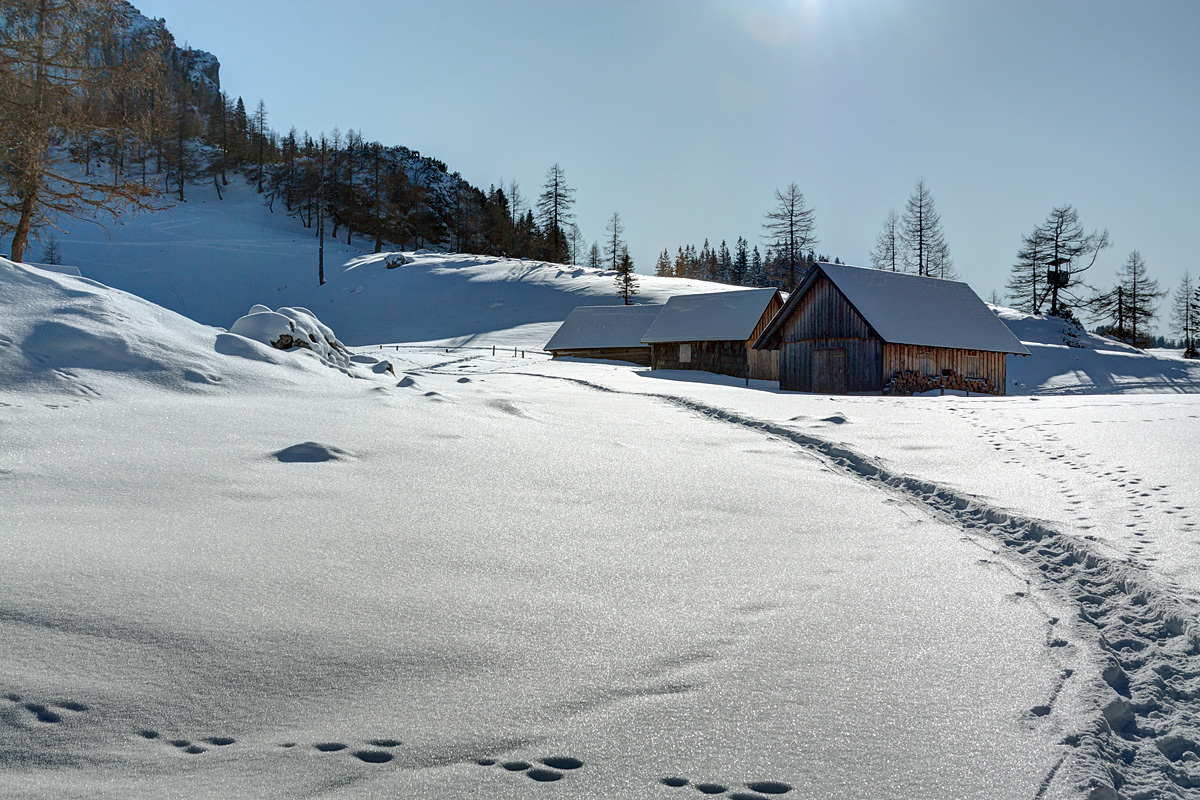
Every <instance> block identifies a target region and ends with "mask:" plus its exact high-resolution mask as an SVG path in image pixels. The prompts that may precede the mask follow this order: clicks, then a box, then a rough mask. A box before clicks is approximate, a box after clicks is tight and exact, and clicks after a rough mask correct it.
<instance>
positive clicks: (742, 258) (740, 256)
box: [729, 236, 750, 286]
mask: <svg viewBox="0 0 1200 800" xmlns="http://www.w3.org/2000/svg"><path fill="white" fill-rule="evenodd" d="M749 246H750V243H749V242H747V241H746V240H745V239H744V238H743V237H741V236H739V237H738V238H737V244H735V245H734V248H733V271H732V274H731V275H730V276H729V278H730V282H731V283H733V284H734V285H735V286H740V285H741V284H743V283H745V282H746V273H747V271H748V270H749V269H750V254H749V253H748V252H747V248H748V247H749Z"/></svg>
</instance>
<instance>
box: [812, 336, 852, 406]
mask: <svg viewBox="0 0 1200 800" xmlns="http://www.w3.org/2000/svg"><path fill="white" fill-rule="evenodd" d="M812 383H813V391H814V392H820V393H822V394H846V349H845V348H844V347H831V348H826V349H822V350H814V351H813V355H812Z"/></svg>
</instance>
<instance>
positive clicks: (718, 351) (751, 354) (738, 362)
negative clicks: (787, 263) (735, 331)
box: [650, 292, 783, 381]
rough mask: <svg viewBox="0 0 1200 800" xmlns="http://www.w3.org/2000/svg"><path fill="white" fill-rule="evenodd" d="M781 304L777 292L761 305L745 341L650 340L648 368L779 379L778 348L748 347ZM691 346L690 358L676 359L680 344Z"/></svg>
mask: <svg viewBox="0 0 1200 800" xmlns="http://www.w3.org/2000/svg"><path fill="white" fill-rule="evenodd" d="M781 308H783V298H782V297H780V296H779V293H778V292H776V293H775V296H774V297H772V298H771V302H769V303H767V307H766V308H765V309H763V313H762V316H761V317H759V319H758V323H757V324H756V325H755V326H754V331H753V332H752V333H751V334H750V338H749V339H747V340H746V341H744V342H743V341H737V340H733V341H698V342H652V343H651V344H650V367H651V369H698V370H704V371H705V372H715V373H717V374H719V375H731V376H733V377H735V378H746V377H750V378H753V379H754V380H763V381H777V380H779V351H778V350H755V349H754V348H753V347H751V345H752V344H754V340H755V339H757V338H758V337H759V336H760V335H761V334H762V332H763V331H765V330H766V329H767V326H768V325H770V324H771V320H772V319H774V318H775V315H776V314H777V313H779V309H781ZM681 344H686V345H688V346H689V347H690V348H691V359H690V360H689V361H686V362H681V361H680V360H679V346H680V345H681Z"/></svg>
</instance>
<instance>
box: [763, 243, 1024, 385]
mask: <svg viewBox="0 0 1200 800" xmlns="http://www.w3.org/2000/svg"><path fill="white" fill-rule="evenodd" d="M754 347H756V348H762V349H764V350H768V351H773V350H778V351H779V388H781V389H784V390H787V391H798V392H823V393H828V394H847V393H850V392H881V391H885V390H889V389H890V390H891V391H893V392H894V393H898V394H911V393H913V392H916V391H923V390H926V389H933V388H938V387H941V388H959V389H961V388H965V389H967V390H968V391H978V392H988V393H992V394H1004V387H1005V380H1006V375H1005V363H1004V362H1005V356H1006V355H1007V354H1009V353H1013V354H1019V355H1026V356H1027V355H1029V351H1028V350H1026V349H1025V347H1024V346H1023V345H1022V344H1021V343H1020V341H1018V340H1017V337H1015V336H1013V334H1012V331H1010V330H1009V329H1008V328H1007V327H1006V326H1005V324H1004V323H1003V322H1001V321H1000V318H999V317H997V316H996V315H995V314H994V313H993V312H992V310H991V309H990V308H988V307H987V305H985V304H984V302H983V301H982V300H980V299H979V296H978V295H976V294H975V292H973V291H972V290H971V287H969V286H967V285H966V284H965V283H960V282H958V281H944V280H938V279H937V278H923V277H919V276H917V275H905V274H901V273H897V272H886V271H884V270H877V269H865V268H863V267H851V266H847V265H844V264H823V263H822V264H817V265H815V266H814V267H813V268H812V269H811V270H809V272H808V274H807V275H806V276H805V278H804V280H803V281H802V282H801V284H800V286H798V287H797V288H796V291H795V292H793V293H792V295H791V297H789V298H788V302H787V304H786V305H785V306H784V307H783V309H782V310H781V311H780V312H779V314H778V315H776V317H775V319H774V320H772V321H771V324H770V325H768V326H767V327H766V329H765V330H764V331H763V333H762V334H761V335H760V336H759V337H758V338H757V340H756V341H755V342H754Z"/></svg>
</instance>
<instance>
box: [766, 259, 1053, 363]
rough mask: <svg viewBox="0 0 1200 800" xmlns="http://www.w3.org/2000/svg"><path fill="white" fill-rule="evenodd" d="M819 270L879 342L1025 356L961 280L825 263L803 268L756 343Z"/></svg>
mask: <svg viewBox="0 0 1200 800" xmlns="http://www.w3.org/2000/svg"><path fill="white" fill-rule="evenodd" d="M822 274H823V275H825V276H826V277H827V278H829V280H830V281H831V282H832V283H833V285H834V286H836V287H837V289H838V291H839V292H841V293H842V296H844V297H845V298H846V300H848V301H849V302H850V304H851V305H852V306H854V308H855V309H856V310H857V311H858V313H859V314H861V315H862V316H863V319H865V320H866V321H867V324H868V325H870V326H871V327H872V328H873V329H874V330H875V332H876V333H877V334H878V335H879V338H881V339H883V340H884V341H885V342H890V343H892V344H911V345H919V346H923V347H947V348H953V349H957V350H985V351H990V352H996V353H1017V354H1020V355H1029V351H1028V350H1026V349H1025V347H1024V345H1022V344H1021V342H1020V341H1019V340H1018V339H1017V337H1016V336H1013V334H1012V331H1010V330H1009V329H1008V326H1006V325H1005V324H1004V323H1003V322H1002V321H1001V320H1000V318H999V317H997V316H996V314H995V313H994V312H993V311H992V310H991V309H990V308H988V307H987V305H986V304H985V303H984V302H983V300H981V299H979V295H977V294H975V292H974V291H972V289H971V287H970V286H968V285H967V284H965V283H962V282H960V281H946V280H941V279H939V278H926V277H922V276H919V275H906V274H904V273H900V272H888V271H886V270H881V269H869V268H866V267H851V266H849V265H846V264H826V263H819V264H816V265H815V266H814V268H813V269H812V270H810V271H809V274H808V275H807V276H806V277H805V280H804V282H803V283H802V284H801V285H800V287H799V288H798V289H797V290H796V291H795V292H794V293H793V294H792V297H791V298H789V299H788V303H787V305H786V306H785V307H784V308H783V309H782V310H780V312H779V313H778V314H777V315H776V316H775V319H774V321H772V323H771V325H769V326H768V327H767V329H766V330H765V331H763V334H762V336H760V337H759V339H758V342H755V346H756V347H757V346H759V343H760V342H761V343H764V344H765V343H766V340H768V339H769V338H771V337H772V336H773V335H774V334H776V333H777V332H778V331H779V329H780V327H781V326H782V325H783V323H784V321H785V319H786V317H787V316H788V315H789V314H790V313H791V311H792V309H793V308H795V307H796V304H797V303H799V302H800V299H801V297H803V295H804V294H806V293H807V291H808V290H809V288H810V287H811V286H812V285H813V282H814V281H816V279H817V278H818V277H820V275H822Z"/></svg>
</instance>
